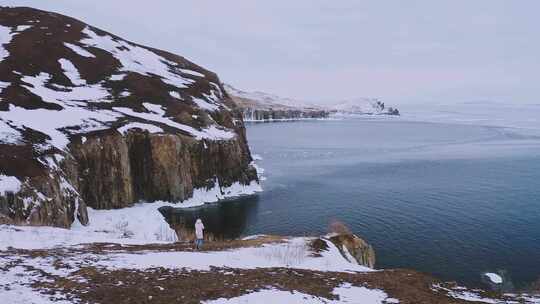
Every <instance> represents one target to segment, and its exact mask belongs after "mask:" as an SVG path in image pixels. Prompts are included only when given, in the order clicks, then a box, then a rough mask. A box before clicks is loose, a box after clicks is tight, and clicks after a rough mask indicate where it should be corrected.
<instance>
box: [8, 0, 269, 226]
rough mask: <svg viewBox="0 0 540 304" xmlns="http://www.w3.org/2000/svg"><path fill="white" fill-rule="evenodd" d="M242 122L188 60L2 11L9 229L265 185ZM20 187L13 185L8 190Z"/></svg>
mask: <svg viewBox="0 0 540 304" xmlns="http://www.w3.org/2000/svg"><path fill="white" fill-rule="evenodd" d="M251 161H252V159H251V155H250V151H249V147H248V145H247V141H246V134H245V128H244V124H243V120H242V112H241V110H240V109H238V107H237V106H236V105H235V103H234V102H233V101H232V100H231V98H230V97H229V95H228V94H227V92H226V91H225V89H224V88H223V86H222V84H221V82H220V80H219V78H218V77H217V75H216V74H215V73H213V72H210V71H208V70H206V69H204V68H202V67H200V66H198V65H196V64H194V63H192V62H190V61H188V60H186V59H185V58H183V57H180V56H178V55H174V54H171V53H168V52H165V51H161V50H157V49H153V48H149V47H145V46H141V45H138V44H135V43H132V42H129V41H126V40H123V39H121V38H119V37H117V36H114V35H112V34H109V33H107V32H104V31H102V30H99V29H97V28H94V27H92V26H89V25H86V24H84V23H83V22H81V21H78V20H75V19H73V18H70V17H67V16H63V15H60V14H55V13H50V12H45V11H40V10H36V9H31V8H4V7H2V8H0V223H12V224H32V225H52V226H59V227H70V225H71V224H72V223H73V222H74V221H75V220H79V221H80V222H81V223H82V224H86V223H87V222H88V221H89V220H90V221H91V220H92V219H88V213H87V211H86V208H87V207H92V208H94V209H115V208H123V207H127V206H130V205H132V204H134V203H136V202H140V201H148V202H150V201H155V200H165V201H171V202H178V203H181V202H182V201H184V200H186V199H188V198H190V197H191V196H192V195H193V192H194V190H195V189H201V188H202V189H205V188H212V187H214V186H216V185H219V186H220V187H227V186H231V185H233V184H235V183H239V184H241V185H250V184H252V183H257V182H258V180H257V174H256V171H255V169H254V168H253V167H252V166H251V165H250V163H251ZM4 180H5V181H8V180H9V181H10V187H7V186H6V185H7V183H5V184H4V183H3V181H4Z"/></svg>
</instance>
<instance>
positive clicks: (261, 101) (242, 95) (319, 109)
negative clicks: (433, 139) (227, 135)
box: [224, 84, 399, 121]
mask: <svg viewBox="0 0 540 304" xmlns="http://www.w3.org/2000/svg"><path fill="white" fill-rule="evenodd" d="M224 88H225V90H226V91H227V93H228V94H229V95H230V96H231V97H232V98H233V100H234V101H235V102H236V103H237V104H238V105H239V106H240V108H242V109H243V110H244V120H246V121H258V120H268V121H280V120H290V119H294V120H296V119H306V118H311V119H313V118H327V117H328V116H330V115H334V116H345V115H399V110H397V109H395V108H393V107H387V106H386V105H385V103H384V102H382V101H381V100H379V99H376V98H357V99H351V100H342V101H325V102H308V101H300V100H295V99H292V98H287V97H280V96H277V95H274V94H268V93H263V92H246V91H242V90H239V89H236V88H234V87H233V86H231V85H228V84H225V85H224Z"/></svg>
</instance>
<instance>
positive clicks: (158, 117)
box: [113, 103, 236, 140]
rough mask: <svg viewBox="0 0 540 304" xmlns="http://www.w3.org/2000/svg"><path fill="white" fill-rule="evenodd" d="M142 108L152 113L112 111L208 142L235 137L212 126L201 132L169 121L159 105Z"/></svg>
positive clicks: (118, 108) (117, 108)
mask: <svg viewBox="0 0 540 304" xmlns="http://www.w3.org/2000/svg"><path fill="white" fill-rule="evenodd" d="M143 106H144V107H145V108H147V109H148V110H150V111H151V112H152V113H140V112H135V111H133V110H132V109H130V108H123V107H115V108H113V110H115V111H117V112H120V113H122V114H125V115H129V116H133V117H137V118H142V119H145V120H149V121H153V122H158V123H163V124H165V125H168V126H169V127H173V128H175V129H178V130H181V131H184V132H187V133H188V134H190V135H192V136H193V137H195V138H196V139H198V140H200V139H203V138H204V139H210V140H228V139H232V138H234V137H235V136H236V135H235V133H233V132H231V131H226V130H222V129H219V128H217V127H216V126H214V125H212V126H210V127H208V128H206V129H202V130H201V131H199V130H197V129H195V128H193V127H190V126H188V125H184V124H180V123H177V122H175V121H173V120H172V119H169V118H167V117H165V111H164V110H163V109H162V107H161V106H160V105H156V104H151V103H143Z"/></svg>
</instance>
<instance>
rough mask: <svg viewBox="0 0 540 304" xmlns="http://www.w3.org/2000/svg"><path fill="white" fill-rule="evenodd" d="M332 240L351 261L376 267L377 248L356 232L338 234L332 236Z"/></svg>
mask: <svg viewBox="0 0 540 304" xmlns="http://www.w3.org/2000/svg"><path fill="white" fill-rule="evenodd" d="M330 241H331V242H332V243H334V245H336V247H337V248H338V249H339V251H340V252H341V254H342V255H343V257H345V259H347V260H348V261H349V262H351V263H354V262H356V263H358V264H359V265H363V266H367V267H370V268H374V267H375V250H374V249H373V247H372V246H371V245H369V244H368V243H367V242H366V241H364V240H363V239H361V238H360V237H358V236H356V235H354V234H337V235H334V236H332V237H330ZM352 259H354V260H352Z"/></svg>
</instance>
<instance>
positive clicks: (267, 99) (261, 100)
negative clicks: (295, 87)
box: [223, 84, 321, 109]
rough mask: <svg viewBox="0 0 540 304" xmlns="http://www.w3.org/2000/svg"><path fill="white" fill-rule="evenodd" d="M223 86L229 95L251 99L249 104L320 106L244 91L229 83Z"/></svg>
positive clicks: (259, 105) (285, 106) (299, 106)
mask: <svg viewBox="0 0 540 304" xmlns="http://www.w3.org/2000/svg"><path fill="white" fill-rule="evenodd" d="M223 86H224V88H225V91H227V93H229V95H232V96H235V97H237V98H241V99H244V100H246V101H247V100H249V101H252V103H251V104H253V105H257V106H258V107H273V108H279V107H282V108H308V109H315V108H321V107H320V106H317V105H315V104H312V103H309V102H305V101H301V100H297V99H292V98H288V97H281V96H278V95H274V94H269V93H265V92H259V91H255V92H246V91H242V90H239V89H237V88H235V87H233V86H231V85H229V84H224V85H223ZM247 104H249V103H247Z"/></svg>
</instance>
